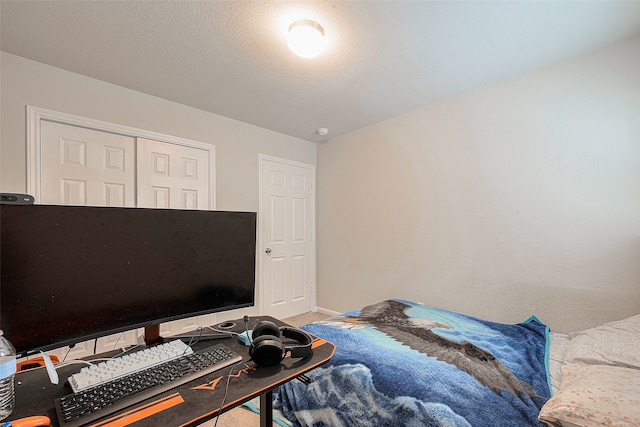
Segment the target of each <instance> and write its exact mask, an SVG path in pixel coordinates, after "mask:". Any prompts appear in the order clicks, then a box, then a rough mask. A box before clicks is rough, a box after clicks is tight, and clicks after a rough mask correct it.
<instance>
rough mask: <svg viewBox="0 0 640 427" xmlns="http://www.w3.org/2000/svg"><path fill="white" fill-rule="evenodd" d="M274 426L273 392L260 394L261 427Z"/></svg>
mask: <svg viewBox="0 0 640 427" xmlns="http://www.w3.org/2000/svg"><path fill="white" fill-rule="evenodd" d="M271 426H273V392H272V391H271V390H269V391H267V392H266V393H264V394H262V395H260V427H271Z"/></svg>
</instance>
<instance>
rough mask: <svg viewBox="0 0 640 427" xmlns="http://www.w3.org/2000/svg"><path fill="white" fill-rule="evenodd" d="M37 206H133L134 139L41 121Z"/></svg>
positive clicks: (134, 190)
mask: <svg viewBox="0 0 640 427" xmlns="http://www.w3.org/2000/svg"><path fill="white" fill-rule="evenodd" d="M41 153H42V154H41V171H40V172H41V173H40V182H41V192H40V193H41V196H40V200H39V203H44V204H62V205H89V206H135V197H136V188H135V140H134V138H131V137H127V136H123V135H118V134H115V133H110V132H103V131H98V130H93V129H87V128H83V127H78V126H73V125H66V124H61V123H55V122H49V121H43V122H42V126H41Z"/></svg>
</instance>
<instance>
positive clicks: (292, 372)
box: [10, 316, 335, 427]
mask: <svg viewBox="0 0 640 427" xmlns="http://www.w3.org/2000/svg"><path fill="white" fill-rule="evenodd" d="M260 320H270V321H272V322H274V323H276V324H277V325H286V324H285V323H283V322H281V321H279V320H277V319H274V318H271V317H268V316H262V317H259V318H251V319H250V322H249V329H252V327H253V326H254V325H255V324H257V323H258V322H259V321H260ZM233 322H234V323H235V326H234V327H233V328H231V329H229V330H231V331H233V332H238V333H241V332H244V322H243V321H242V319H240V320H235V321H233ZM217 343H224V344H225V345H227V346H228V347H229V348H230V349H231V350H233V351H235V352H236V353H238V354H240V355H241V356H243V359H242V362H240V363H239V364H237V365H234V368H233V370H232V369H231V367H227V368H224V369H221V370H219V371H216V372H214V373H212V374H209V375H207V376H204V377H202V378H200V379H198V380H194V381H192V382H190V383H188V384H185V385H182V386H180V387H177V388H175V389H172V390H170V391H168V392H166V393H162V394H159V395H157V396H156V397H154V398H152V399H149V400H146V401H144V402H142V403H139V404H137V405H134V406H132V407H129V408H127V409H125V410H123V411H120V412H117V413H115V414H113V415H112V416H110V417H108V418H106V419H103V420H101V421H100V422H95V423H92V424H91V425H93V426H98V425H100V426H103V427H109V426H110V423H108V422H106V421H107V420H113V421H114V422H115V421H117V422H118V424H117V425H119V426H126V425H130V424H134V423H135V427H146V426H148V427H152V426H153V427H157V426H159V425H162V426H167V427H172V426H176V427H177V426H196V425H199V424H200V423H202V422H204V421H206V420H208V419H211V418H213V417H215V416H216V415H217V414H218V413H219V412H220V409H221V407H222V412H226V411H228V410H229V409H232V408H234V407H236V406H238V405H241V404H242V403H244V402H246V401H249V400H251V399H253V398H255V397H257V396H260V395H263V394H264V393H267V392H269V391H271V390H272V389H273V388H275V387H277V386H279V385H281V384H284V383H286V382H287V381H290V380H292V379H294V378H295V377H297V376H299V375H302V374H304V373H305V372H308V371H310V370H312V369H314V368H316V367H317V366H320V365H322V364H324V363H326V362H328V361H329V359H331V357H332V356H333V353H334V351H335V346H334V345H333V344H331V343H329V342H327V341H325V340H322V339H316V340H315V341H314V343H313V354H312V355H311V356H310V357H306V358H304V359H291V358H289V357H286V358H285V359H284V360H283V361H282V362H281V363H280V364H279V365H277V366H269V367H257V366H255V364H254V363H253V362H252V361H251V359H250V358H249V350H248V347H246V346H244V345H242V344H241V343H239V342H238V340H237V339H236V338H225V339H220V340H214V341H203V342H200V343H197V344H195V345H194V346H193V348H194V350H198V349H200V348H206V347H208V346H210V345H214V344H217ZM80 368H82V365H79V364H73V365H70V366H65V367H61V368H59V369H57V371H58V376H59V377H60V384H58V385H54V384H51V382H50V381H49V377H48V376H47V372H46V370H45V369H44V368H37V369H33V370H30V371H26V372H20V373H18V374H17V375H16V408H15V410H14V412H13V414H12V415H11V417H10V419H11V420H15V419H18V418H23V417H28V416H35V415H46V416H48V417H49V418H50V419H51V425H52V426H55V427H57V426H59V424H58V420H57V417H56V412H55V409H54V406H53V401H54V399H56V398H58V397H61V396H64V395H66V394H69V393H71V392H72V390H71V388H70V387H69V386H68V385H64V383H65V382H66V379H67V378H68V377H69V376H70V375H72V374H74V373H75V372H78V371H79V370H80ZM230 372H231V373H232V375H231V378H230V381H229V388H228V390H227V396H226V399H224V405H223V398H224V394H225V388H226V383H227V378H228V374H229V373H230ZM111 425H115V424H111Z"/></svg>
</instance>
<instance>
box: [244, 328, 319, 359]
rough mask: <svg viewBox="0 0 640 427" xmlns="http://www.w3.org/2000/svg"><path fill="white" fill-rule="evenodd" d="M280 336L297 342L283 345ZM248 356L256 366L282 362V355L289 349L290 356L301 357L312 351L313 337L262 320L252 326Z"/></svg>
mask: <svg viewBox="0 0 640 427" xmlns="http://www.w3.org/2000/svg"><path fill="white" fill-rule="evenodd" d="M280 336H283V337H285V338H289V339H292V340H294V341H296V342H297V343H298V344H295V345H288V344H287V345H285V344H283V343H282V341H280ZM251 337H252V340H253V341H251V345H250V346H249V356H251V359H252V360H253V361H254V362H255V363H256V365H258V366H273V365H277V364H278V363H280V362H282V359H284V355H285V354H286V353H287V352H288V351H290V352H291V357H295V358H302V357H307V356H310V355H311V353H312V350H311V344H312V343H313V338H312V337H311V335H309V334H308V333H306V332H304V331H301V330H300V329H295V328H289V327H287V326H282V327H278V326H276V324H275V323H273V322H269V321H267V320H263V321H261V322H259V323H258V324H257V325H256V326H255V328H253V334H252V336H251Z"/></svg>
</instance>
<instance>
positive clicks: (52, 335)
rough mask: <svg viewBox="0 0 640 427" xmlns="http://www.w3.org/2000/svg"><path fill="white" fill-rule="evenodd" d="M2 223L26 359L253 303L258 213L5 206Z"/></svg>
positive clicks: (7, 300) (16, 335) (14, 321)
mask: <svg viewBox="0 0 640 427" xmlns="http://www.w3.org/2000/svg"><path fill="white" fill-rule="evenodd" d="M0 225H1V231H0V242H1V248H0V251H1V252H0V256H1V261H0V262H1V264H0V268H1V270H2V273H1V277H0V328H2V330H3V331H4V333H5V336H6V337H7V338H8V339H9V340H10V341H11V343H13V345H14V346H15V347H16V350H17V352H18V354H19V355H20V356H24V355H28V354H31V353H34V352H37V351H40V350H45V351H46V350H49V349H53V348H57V347H61V346H66V345H73V344H75V343H78V342H82V341H86V340H88V339H94V338H99V337H101V336H106V335H109V334H112V333H116V332H122V331H126V330H130V329H134V328H138V327H143V326H150V325H158V324H160V323H162V322H168V321H172V320H177V319H182V318H186V317H191V316H196V315H202V314H207V313H214V312H220V311H225V310H231V309H237V308H242V307H249V306H252V305H253V304H254V301H255V299H254V298H255V263H256V257H255V250H256V213H255V212H225V211H193V210H173V209H138V208H111V207H85V206H48V205H32V206H14V205H0Z"/></svg>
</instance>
